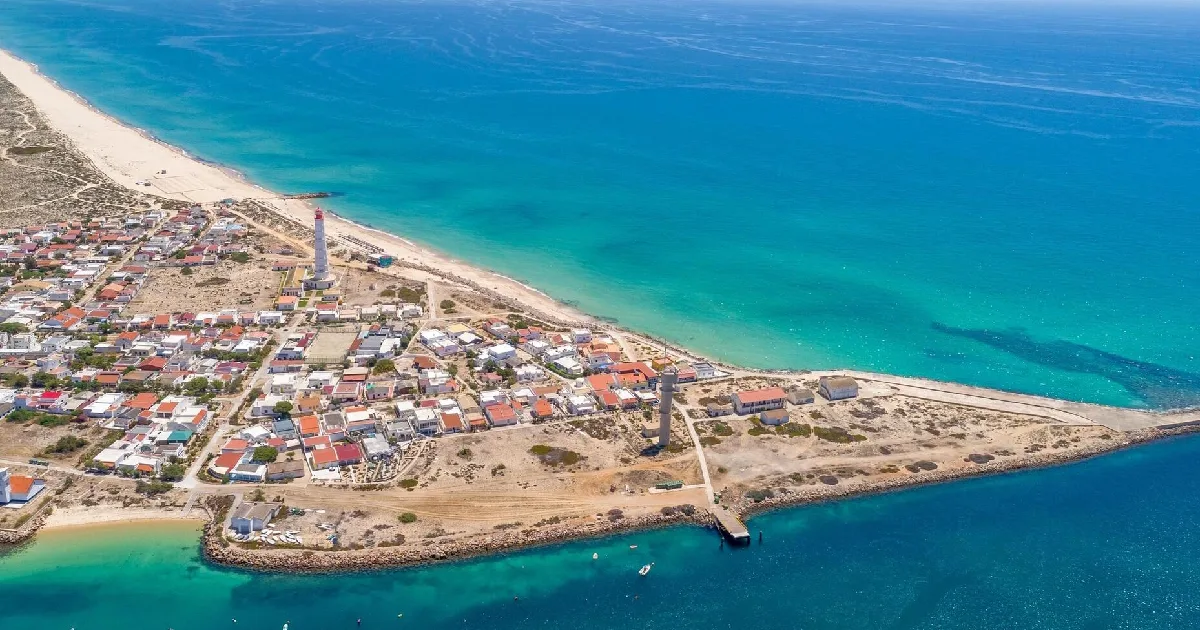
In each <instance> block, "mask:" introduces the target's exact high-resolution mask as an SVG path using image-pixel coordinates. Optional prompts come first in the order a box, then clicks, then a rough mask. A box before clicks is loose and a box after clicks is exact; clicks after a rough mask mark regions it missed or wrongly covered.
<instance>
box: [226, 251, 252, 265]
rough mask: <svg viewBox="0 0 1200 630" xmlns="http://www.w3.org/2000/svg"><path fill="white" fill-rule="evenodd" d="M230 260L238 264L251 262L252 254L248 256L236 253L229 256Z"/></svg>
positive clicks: (244, 253)
mask: <svg viewBox="0 0 1200 630" xmlns="http://www.w3.org/2000/svg"><path fill="white" fill-rule="evenodd" d="M229 258H230V259H231V260H233V262H236V263H248V262H250V254H247V253H246V252H234V253H232V254H230V255H229Z"/></svg>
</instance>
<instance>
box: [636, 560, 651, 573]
mask: <svg viewBox="0 0 1200 630" xmlns="http://www.w3.org/2000/svg"><path fill="white" fill-rule="evenodd" d="M652 566H654V563H653V562H651V563H650V564H647V565H644V566H643V567H642V568H640V569H638V575H646V574H647V573H649V572H650V567H652Z"/></svg>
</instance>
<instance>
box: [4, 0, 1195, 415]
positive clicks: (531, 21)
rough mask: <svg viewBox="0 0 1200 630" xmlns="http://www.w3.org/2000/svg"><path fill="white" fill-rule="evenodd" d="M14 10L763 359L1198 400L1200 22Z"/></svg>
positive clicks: (228, 150)
mask: <svg viewBox="0 0 1200 630" xmlns="http://www.w3.org/2000/svg"><path fill="white" fill-rule="evenodd" d="M1184 5H1185V6H1184V7H1182V8H1181V7H1168V6H1165V5H1164V6H1159V5H1158V3H1156V2H1154V1H1147V2H1143V3H1128V5H1123V4H1119V5H1118V6H1113V4H1112V3H1111V2H1098V3H1096V4H1091V3H1087V2H1079V1H1076V2H1070V3H1066V4H1061V5H1060V4H1056V3H1053V2H1050V3H1030V2H1011V1H1007V2H1006V1H999V2H984V1H980V0H964V1H962V2H941V3H937V2H933V3H931V2H929V1H928V0H914V1H913V2H900V1H896V2H890V3H886V2H874V3H864V2H860V1H857V0H850V1H848V2H836V3H835V2H815V1H805V0H792V1H788V0H771V1H764V0H736V1H735V0H687V1H671V2H668V1H666V0H636V1H631V0H603V1H601V0H565V1H564V0H508V1H491V0H236V1H227V2H212V1H211V0H171V1H170V2H166V3H164V2H161V1H152V0H88V1H76V0H4V2H2V3H0V46H3V47H5V48H7V49H10V50H12V51H13V52H15V53H16V54H18V55H20V56H22V57H25V58H27V59H29V60H31V61H34V62H36V63H37V64H39V65H40V66H41V68H42V69H43V71H44V72H46V73H47V74H49V75H50V76H52V77H53V78H55V79H57V80H58V81H60V82H61V83H62V84H63V85H65V86H66V87H68V88H70V89H72V90H75V91H77V92H78V93H80V94H82V95H84V96H85V97H86V98H87V99H89V100H91V101H92V102H94V103H95V104H96V105H97V106H98V107H100V108H102V109H103V110H105V111H107V112H109V113H112V114H114V115H116V116H117V117H119V118H121V119H124V120H126V121H128V122H129V123H131V124H134V125H136V126H138V127H142V128H144V129H147V130H149V131H150V132H152V133H153V134H155V135H157V136H159V137H161V138H163V139H165V140H166V141H168V142H171V143H173V144H175V145H178V146H180V147H183V148H185V149H187V150H188V151H190V152H192V153H194V154H196V155H198V156H201V157H203V158H206V159H209V160H213V161H217V162H220V163H222V164H226V165H228V166H231V167H233V168H236V169H238V170H240V171H242V172H244V173H245V174H246V175H247V176H248V177H250V178H251V179H253V180H254V181H255V182H257V183H261V184H263V185H265V186H267V187H270V188H273V189H277V190H281V191H285V192H298V191H311V190H332V191H338V192H344V193H345V197H342V198H339V199H336V200H333V201H331V202H330V204H329V205H330V206H332V209H334V210H335V211H336V212H339V213H342V214H344V215H346V216H348V217H351V218H354V219H357V220H360V221H363V222H366V223H369V224H371V225H374V226H377V227H381V228H385V229H388V230H391V231H394V232H397V233H400V234H403V235H406V236H408V237H411V238H414V239H417V240H419V241H422V242H425V243H427V244H430V245H432V246H435V247H437V248H440V249H443V250H445V251H447V252H449V253H451V254H453V255H455V256H458V257H461V258H465V259H467V260H471V261H474V262H477V263H479V264H482V265H485V266H488V267H491V268H494V269H496V270H498V271H501V272H503V273H506V274H509V275H512V276H514V277H516V278H518V279H520V280H523V281H526V282H528V283H530V284H532V285H534V286H536V287H539V288H541V289H543V290H545V291H547V292H549V293H550V294H552V295H554V296H556V297H558V298H560V299H563V300H565V301H569V302H572V303H575V304H578V305H579V306H580V307H581V308H582V309H584V310H586V311H588V312H591V313H594V314H597V315H601V316H605V317H611V318H615V319H617V320H619V321H620V322H621V323H622V324H624V325H627V326H630V327H633V328H636V329H641V330H645V331H649V332H652V333H654V334H657V335H661V336H663V337H667V338H670V339H672V340H674V341H677V342H680V343H683V344H686V345H688V346H691V347H693V348H695V349H696V350H698V351H700V352H702V353H706V354H709V355H711V356H716V357H719V358H722V359H726V360H729V361H734V362H737V363H740V364H745V365H750V366H760V367H772V368H781V367H790V368H832V367H854V368H862V369H869V370H877V371H885V372H891V373H900V374H911V375H921V376H928V377H933V378H938V379H947V380H954V381H963V382H968V383H975V384H980V385H986V386H992V387H999V388H1005V389H1010V390H1019V391H1023V392H1031V393H1038V394H1047V395H1051V396H1058V397H1064V398H1070V399H1077V400H1087V401H1095V402H1102V403H1110V404H1117V405H1127V406H1146V407H1160V408H1161V407H1173V406H1179V405H1189V404H1196V403H1200V365H1198V361H1197V352H1198V351H1200V328H1198V327H1197V325H1196V321H1197V320H1196V313H1197V311H1198V310H1200V309H1198V307H1200V297H1198V296H1200V293H1198V292H1197V288H1198V286H1200V257H1197V256H1196V255H1195V252H1194V248H1193V245H1194V242H1195V235H1196V234H1197V233H1200V212H1198V208H1200V187H1198V186H1197V185H1196V181H1197V175H1196V174H1197V172H1200V124H1198V123H1197V120H1198V118H1197V113H1198V112H1200V8H1197V7H1196V6H1195V5H1192V6H1191V7H1190V8H1189V7H1187V6H1186V3H1184Z"/></svg>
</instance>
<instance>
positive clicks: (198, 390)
mask: <svg viewBox="0 0 1200 630" xmlns="http://www.w3.org/2000/svg"><path fill="white" fill-rule="evenodd" d="M184 389H186V390H187V392H188V394H190V395H192V396H199V395H200V394H203V393H204V391H205V390H206V389H208V379H207V378H204V377H203V376H201V377H198V378H194V379H192V380H190V381H188V382H187V384H186V385H184Z"/></svg>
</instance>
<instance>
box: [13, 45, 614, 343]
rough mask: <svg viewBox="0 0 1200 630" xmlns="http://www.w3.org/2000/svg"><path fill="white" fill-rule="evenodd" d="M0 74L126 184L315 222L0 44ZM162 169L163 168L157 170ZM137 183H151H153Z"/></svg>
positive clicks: (352, 228)
mask: <svg viewBox="0 0 1200 630" xmlns="http://www.w3.org/2000/svg"><path fill="white" fill-rule="evenodd" d="M0 74H3V75H4V76H5V77H7V78H8V80H9V81H11V82H12V84H13V85H15V86H16V87H17V89H19V90H20V91H21V92H23V93H24V94H25V95H26V96H27V97H29V99H30V100H31V101H33V103H34V105H36V106H37V108H38V110H39V111H40V112H41V113H42V115H43V116H44V117H45V119H46V120H47V122H49V123H50V125H51V126H53V127H54V128H56V129H58V130H59V131H61V132H62V133H64V134H66V135H67V136H68V137H69V138H70V139H71V141H72V142H73V143H74V144H75V147H76V148H77V149H78V150H79V151H81V152H82V153H83V154H84V155H86V156H87V157H88V158H89V159H91V160H92V162H93V163H94V164H95V165H96V167H97V168H98V169H99V170H100V171H101V172H103V173H104V174H105V175H108V176H109V177H111V178H112V179H113V180H114V181H116V182H117V183H119V184H121V185H123V186H126V187H128V188H130V189H134V190H139V191H143V192H147V193H151V194H155V195H159V196H162V197H165V198H169V199H178V200H182V201H194V202H197V203H213V202H217V201H221V200H222V199H228V198H233V199H254V200H257V201H259V202H260V203H262V204H264V205H266V206H268V207H269V208H270V209H272V210H273V211H275V212H277V213H279V214H280V215H282V216H285V217H288V218H291V219H294V220H296V221H298V222H300V223H301V224H302V225H304V226H310V227H311V225H312V220H313V210H314V207H313V205H312V203H311V202H309V201H304V200H296V199H284V198H283V196H282V195H280V194H278V193H274V192H271V191H268V190H266V189H263V188H260V187H258V186H255V185H253V184H251V183H249V182H248V181H246V180H245V179H244V178H242V177H241V176H239V175H238V174H236V173H234V172H232V171H230V170H228V169H223V168H220V167H219V166H216V165H213V164H209V163H205V162H203V161H201V160H198V159H196V158H194V157H192V156H190V155H188V154H187V153H186V152H184V151H181V150H180V149H177V148H175V147H172V146H169V145H167V144H165V143H163V142H159V141H157V140H155V139H154V138H152V137H150V136H149V135H148V134H146V133H144V132H141V131H139V130H137V129H134V128H132V127H128V126H126V125H124V124H123V123H121V122H120V121H118V120H116V119H114V118H112V117H110V116H108V115H106V114H104V113H103V112H101V111H99V110H97V109H96V108H94V107H92V106H90V105H89V104H88V103H87V102H86V101H84V100H83V99H82V98H80V97H79V96H78V95H76V94H74V93H72V92H70V91H68V90H66V89H64V88H62V87H61V86H59V85H58V84H57V83H55V82H54V81H53V80H51V79H49V78H47V77H46V76H44V75H42V74H41V73H39V72H38V71H37V68H36V67H35V66H34V65H33V64H30V63H27V62H25V61H23V60H21V59H19V58H17V57H14V56H13V55H11V54H10V53H8V52H7V51H3V50H0ZM164 170H165V171H166V174H159V173H160V172H161V171H164ZM139 182H148V183H149V184H150V186H144V185H139ZM325 224H326V231H327V232H328V233H329V234H330V235H331V236H339V235H344V236H349V237H352V238H356V239H358V240H360V241H363V242H366V243H370V244H371V245H374V246H376V247H380V248H382V249H384V250H386V251H387V252H388V253H389V254H391V255H393V256H395V258H396V260H397V261H398V262H402V263H409V264H411V265H415V266H418V267H429V268H433V269H435V270H437V271H438V272H439V273H440V274H445V275H447V276H451V277H454V278H460V279H463V280H465V281H467V282H470V283H473V284H475V285H478V286H480V287H482V288H484V289H487V290H491V291H495V292H497V293H500V294H502V295H504V296H505V297H506V298H508V299H511V300H513V301H515V302H519V303H520V304H521V305H522V306H523V307H525V308H527V309H528V310H530V311H531V312H534V313H537V314H540V315H542V316H545V317H548V318H551V319H555V320H558V321H563V322H571V321H589V320H590V319H591V318H589V317H588V316H586V315H584V314H583V313H580V312H579V311H577V310H575V309H573V308H571V307H569V306H567V305H565V304H562V303H560V302H558V301H557V300H555V299H553V298H551V297H550V296H548V295H546V294H544V293H542V292H540V291H537V290H536V289H534V288H532V287H530V286H528V285H525V284H523V283H521V282H518V281H516V280H513V279H511V278H507V277H505V276H502V275H500V274H497V273H494V272H491V271H488V270H485V269H480V268H478V267H474V266H472V265H470V264H467V263H465V262H462V261H458V260H455V259H453V258H451V257H449V256H447V255H445V254H443V253H440V252H436V251H433V250H432V249H429V248H427V247H423V246H420V245H417V244H415V243H413V242H411V241H408V240H405V239H402V238H399V237H396V236H393V235H390V234H387V233H384V232H380V231H378V230H373V229H370V228H367V227H365V226H362V225H358V224H356V223H353V222H351V221H347V220H345V219H342V218H340V217H337V216H329V215H328V214H327V218H326V221H325Z"/></svg>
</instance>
